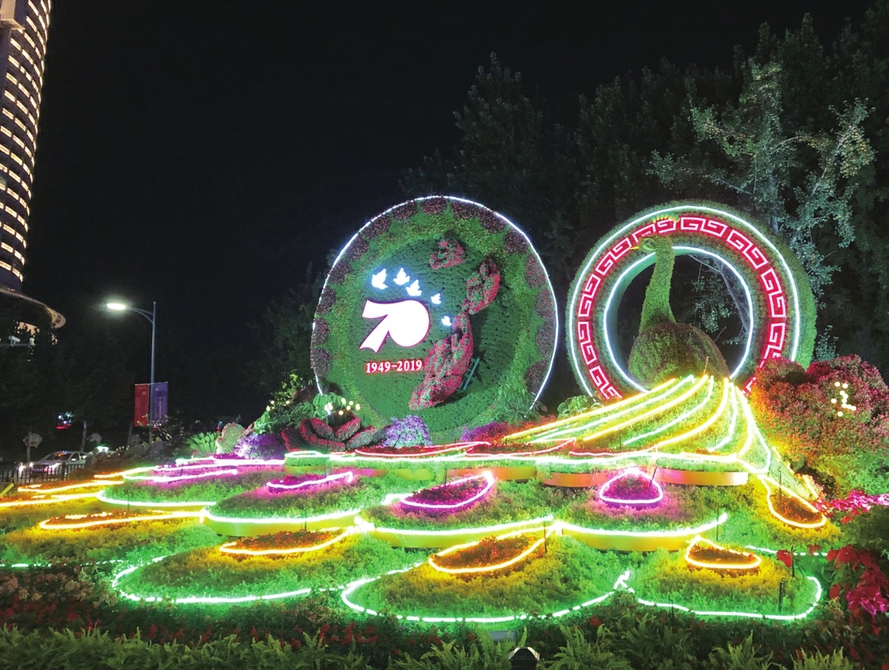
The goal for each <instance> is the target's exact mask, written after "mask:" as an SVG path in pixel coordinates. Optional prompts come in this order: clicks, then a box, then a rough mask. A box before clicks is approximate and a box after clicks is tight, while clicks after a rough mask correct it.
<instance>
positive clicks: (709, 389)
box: [623, 378, 713, 445]
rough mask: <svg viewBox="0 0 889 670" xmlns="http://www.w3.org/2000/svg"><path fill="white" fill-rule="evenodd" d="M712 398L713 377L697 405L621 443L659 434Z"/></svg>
mask: <svg viewBox="0 0 889 670" xmlns="http://www.w3.org/2000/svg"><path fill="white" fill-rule="evenodd" d="M712 398H713V379H712V378H711V380H710V383H709V384H708V386H707V395H706V396H704V399H703V400H701V402H699V403H698V404H697V405H695V406H694V407H692V408H691V409H689V410H687V411H685V412H683V413H682V414H680V415H679V416H677V417H676V418H674V419H672V420H670V421H667V422H665V423H661V424H660V425H658V427H657V428H655V429H653V430H650V431H648V432H647V433H640V434H639V435H634V436H633V437H631V438H628V439H626V440H624V441H623V444H624V445H628V444H633V443H634V442H639V441H640V440H644V439H646V438H649V437H654V436H655V435H660V434H661V433H663V432H665V431H667V430H669V429H670V428H672V427H673V426H676V425H678V424H680V423H683V422H685V421H687V420H688V418H689V417H690V416H691V415H693V414H696V413H697V412H698V410H701V409H703V408H704V407H706V406H707V405H708V404H710V400H711V399H712Z"/></svg>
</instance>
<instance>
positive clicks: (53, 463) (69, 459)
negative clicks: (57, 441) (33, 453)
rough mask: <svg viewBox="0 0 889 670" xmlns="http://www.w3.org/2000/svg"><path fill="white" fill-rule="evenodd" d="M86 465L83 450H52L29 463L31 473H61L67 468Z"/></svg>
mask: <svg viewBox="0 0 889 670" xmlns="http://www.w3.org/2000/svg"><path fill="white" fill-rule="evenodd" d="M84 465H86V452H85V451H54V452H53V453H51V454H47V455H46V456H44V457H43V458H41V459H40V460H39V461H34V462H33V463H31V464H30V468H31V473H32V474H42V475H56V474H62V472H63V471H64V470H65V469H68V468H82V467H83V466H84Z"/></svg>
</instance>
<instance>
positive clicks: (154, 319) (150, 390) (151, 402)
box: [148, 301, 157, 447]
mask: <svg viewBox="0 0 889 670" xmlns="http://www.w3.org/2000/svg"><path fill="white" fill-rule="evenodd" d="M156 322H157V302H156V301H154V302H152V303H151V383H150V384H149V386H148V446H149V447H151V438H152V437H153V431H154V416H153V415H154V335H155V323H156Z"/></svg>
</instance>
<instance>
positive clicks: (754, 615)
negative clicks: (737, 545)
mask: <svg viewBox="0 0 889 670" xmlns="http://www.w3.org/2000/svg"><path fill="white" fill-rule="evenodd" d="M629 572H630V571H629V570H627V572H625V573H624V574H623V575H621V576H620V578H619V579H618V580H617V581H616V582H615V583H614V590H615V591H617V590H618V589H623V590H626V591H628V592H629V593H632V594H634V595H636V590H635V589H634V588H633V587H632V586H629V585H628V584H627V582H626V580H627V579H628V578H629ZM806 579H808V580H809V581H811V582H813V583H814V584H815V598H814V599H813V601H812V604H811V605H810V606H809V608H808V609H807V610H806V611H805V612H800V613H798V614H762V613H760V612H731V611H726V612H720V611H708V610H695V609H692V608H690V607H684V606H683V605H677V604H675V603H659V602H655V601H653V600H645V599H644V598H640V597H639V596H638V595H636V600H638V601H639V602H640V603H642V604H643V605H648V606H649V607H661V608H663V609H677V610H680V611H682V612H688V613H689V614H694V615H695V616H707V617H733V618H747V619H771V620H772V621H797V620H799V619H805V618H806V617H807V616H809V615H810V614H811V613H812V612H813V611H814V610H815V608H816V607H817V606H818V603H819V602H820V601H821V596H822V595H823V593H824V589H823V587H822V586H821V582H819V581H818V580H817V579H816V578H815V577H811V576H809V575H807V576H806Z"/></svg>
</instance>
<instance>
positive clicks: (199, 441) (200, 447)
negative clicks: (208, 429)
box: [185, 433, 216, 458]
mask: <svg viewBox="0 0 889 670" xmlns="http://www.w3.org/2000/svg"><path fill="white" fill-rule="evenodd" d="M185 451H186V453H187V454H188V455H189V456H194V457H197V458H200V457H206V456H212V455H213V454H215V453H216V433H198V434H197V435H192V436H191V437H189V438H188V439H187V440H186V441H185Z"/></svg>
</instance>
